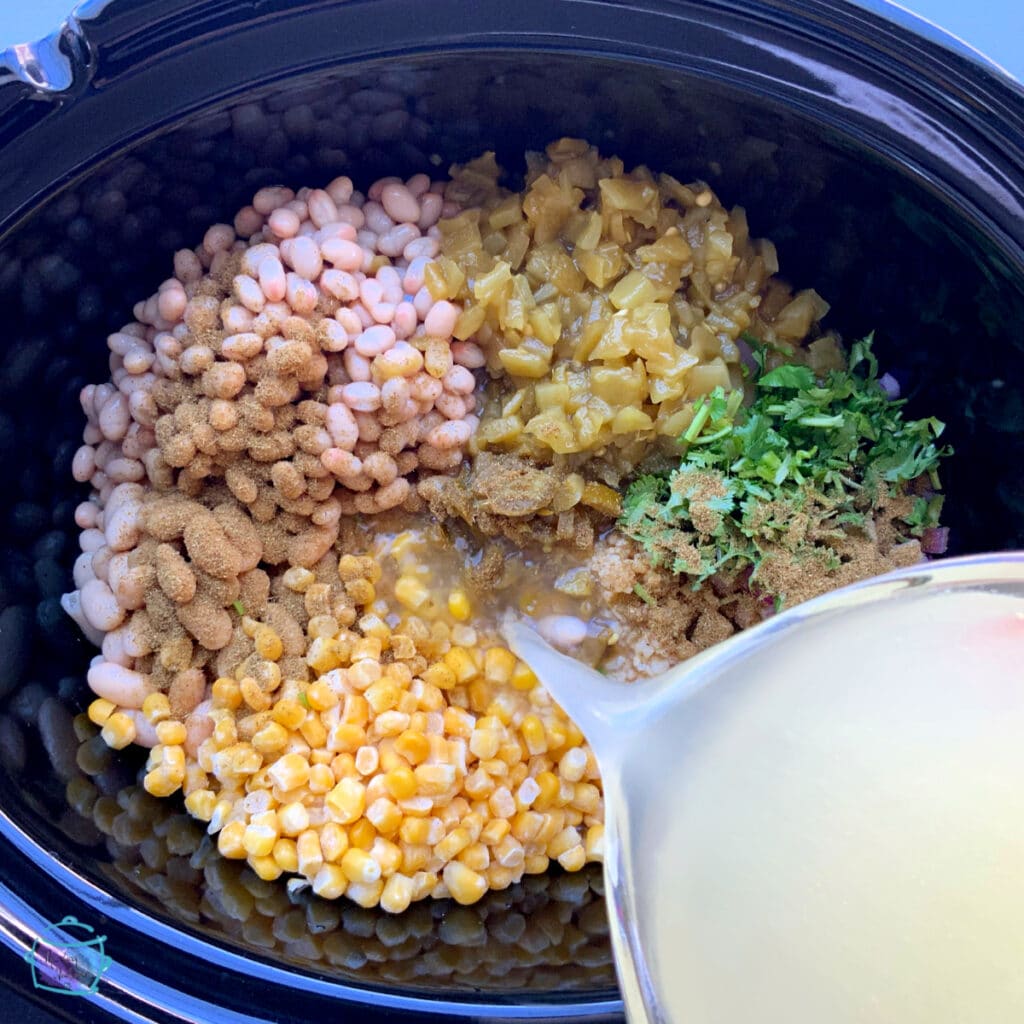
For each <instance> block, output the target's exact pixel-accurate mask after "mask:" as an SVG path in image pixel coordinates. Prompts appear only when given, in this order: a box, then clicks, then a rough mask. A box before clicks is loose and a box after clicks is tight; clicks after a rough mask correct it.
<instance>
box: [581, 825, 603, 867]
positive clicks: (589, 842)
mask: <svg viewBox="0 0 1024 1024" xmlns="http://www.w3.org/2000/svg"><path fill="white" fill-rule="evenodd" d="M584 848H585V850H586V854H587V860H588V861H599V862H603V861H604V825H591V826H590V828H588V829H587V838H586V843H585V844H584Z"/></svg>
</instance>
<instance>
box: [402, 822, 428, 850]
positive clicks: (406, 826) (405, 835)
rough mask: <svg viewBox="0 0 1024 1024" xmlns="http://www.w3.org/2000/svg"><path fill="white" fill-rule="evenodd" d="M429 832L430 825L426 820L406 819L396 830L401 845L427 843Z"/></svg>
mask: <svg viewBox="0 0 1024 1024" xmlns="http://www.w3.org/2000/svg"><path fill="white" fill-rule="evenodd" d="M430 830H431V825H430V822H429V821H428V820H427V819H426V818H406V819H405V820H404V821H403V822H402V824H401V827H400V828H399V830H398V836H399V838H400V839H401V840H402V842H403V843H410V844H412V845H419V844H421V843H426V842H427V837H428V836H429V835H430Z"/></svg>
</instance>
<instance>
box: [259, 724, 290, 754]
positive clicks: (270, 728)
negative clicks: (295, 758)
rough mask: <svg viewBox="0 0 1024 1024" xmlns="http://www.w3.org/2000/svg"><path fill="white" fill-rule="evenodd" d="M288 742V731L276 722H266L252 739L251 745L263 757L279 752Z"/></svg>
mask: <svg viewBox="0 0 1024 1024" xmlns="http://www.w3.org/2000/svg"><path fill="white" fill-rule="evenodd" d="M287 742H288V730H287V729H285V727H284V726H283V725H280V724H279V723H278V722H267V724H266V725H264V726H263V728H261V729H258V730H257V731H256V732H255V733H254V734H253V737H252V745H253V746H254V747H255V748H256V749H257V750H258V751H259V752H260V753H261V754H263V755H264V756H266V755H268V754H274V753H276V752H277V751H279V750H281V749H282V748H283V747H284V746H285V745H286V744H287Z"/></svg>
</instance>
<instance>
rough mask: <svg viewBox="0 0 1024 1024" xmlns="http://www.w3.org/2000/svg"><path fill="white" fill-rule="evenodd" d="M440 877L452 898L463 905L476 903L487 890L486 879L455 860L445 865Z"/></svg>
mask: <svg viewBox="0 0 1024 1024" xmlns="http://www.w3.org/2000/svg"><path fill="white" fill-rule="evenodd" d="M441 877H442V878H443V879H444V884H445V885H446V886H447V888H448V892H449V893H450V894H451V897H452V899H453V900H455V902H456V903H460V904H462V905H463V906H468V905H469V904H471V903H476V901H477V900H479V899H480V898H481V897H482V896H483V894H484V893H485V892H486V891H487V879H486V878H485V877H484V876H483V875H481V874H478V873H477V872H476V871H473V870H472V868H467V867H466V865H465V864H460V863H459V862H458V861H457V860H453V861H451V862H449V863H448V864H446V865H445V869H444V872H443V873H442V876H441Z"/></svg>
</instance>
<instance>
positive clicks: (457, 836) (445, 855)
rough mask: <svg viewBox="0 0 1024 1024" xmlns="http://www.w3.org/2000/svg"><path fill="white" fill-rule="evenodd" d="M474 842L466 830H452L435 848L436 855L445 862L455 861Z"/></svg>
mask: <svg viewBox="0 0 1024 1024" xmlns="http://www.w3.org/2000/svg"><path fill="white" fill-rule="evenodd" d="M472 841H473V840H472V839H471V838H470V835H469V833H468V832H467V831H466V830H465V829H464V828H456V829H452V831H451V832H449V833H448V835H446V836H445V837H444V839H442V840H441V842H439V843H438V844H437V845H436V846H435V847H434V853H436V854H437V855H438V857H441V858H442V859H444V860H446V861H447V860H454V859H455V858H456V857H457V856H458V855H459V854H460V853H462V851H463V850H464V849H466V847H467V846H469V844H470V843H471V842H472Z"/></svg>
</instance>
